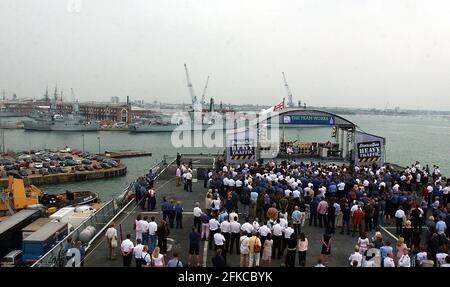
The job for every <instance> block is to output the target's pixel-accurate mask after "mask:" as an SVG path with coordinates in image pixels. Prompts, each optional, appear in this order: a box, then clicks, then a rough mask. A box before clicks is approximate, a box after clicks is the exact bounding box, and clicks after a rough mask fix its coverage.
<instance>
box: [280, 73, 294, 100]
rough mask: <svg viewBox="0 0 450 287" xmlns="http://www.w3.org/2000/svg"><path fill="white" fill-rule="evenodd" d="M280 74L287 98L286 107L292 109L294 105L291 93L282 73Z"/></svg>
mask: <svg viewBox="0 0 450 287" xmlns="http://www.w3.org/2000/svg"><path fill="white" fill-rule="evenodd" d="M282 74H283V80H284V87H285V88H286V93H287V97H288V102H287V106H288V107H289V108H292V107H294V103H293V102H292V92H291V89H290V88H289V85H288V83H287V80H286V76H285V75H284V72H282Z"/></svg>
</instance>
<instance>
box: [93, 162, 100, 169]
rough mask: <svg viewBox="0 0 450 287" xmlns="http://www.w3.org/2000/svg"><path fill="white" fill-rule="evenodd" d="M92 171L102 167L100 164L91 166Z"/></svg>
mask: <svg viewBox="0 0 450 287" xmlns="http://www.w3.org/2000/svg"><path fill="white" fill-rule="evenodd" d="M92 167H93V168H94V169H102V166H101V165H100V164H98V163H97V164H94V165H93V166H92Z"/></svg>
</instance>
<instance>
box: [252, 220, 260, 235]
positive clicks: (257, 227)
mask: <svg viewBox="0 0 450 287" xmlns="http://www.w3.org/2000/svg"><path fill="white" fill-rule="evenodd" d="M253 230H254V231H256V232H258V230H259V223H258V221H253Z"/></svg>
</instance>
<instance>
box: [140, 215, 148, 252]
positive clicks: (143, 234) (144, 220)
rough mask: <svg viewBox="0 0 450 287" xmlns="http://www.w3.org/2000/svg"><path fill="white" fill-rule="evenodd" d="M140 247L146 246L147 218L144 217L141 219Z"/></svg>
mask: <svg viewBox="0 0 450 287" xmlns="http://www.w3.org/2000/svg"><path fill="white" fill-rule="evenodd" d="M141 226H142V245H147V246H148V216H144V219H142V223H141Z"/></svg>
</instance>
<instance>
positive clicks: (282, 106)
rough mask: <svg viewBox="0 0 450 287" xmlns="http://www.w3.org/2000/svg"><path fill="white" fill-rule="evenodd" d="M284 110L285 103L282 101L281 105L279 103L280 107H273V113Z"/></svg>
mask: <svg viewBox="0 0 450 287" xmlns="http://www.w3.org/2000/svg"><path fill="white" fill-rule="evenodd" d="M282 109H284V101H282V102H281V103H279V104H278V105H275V106H274V107H273V110H272V111H273V112H276V111H280V110H282Z"/></svg>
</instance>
